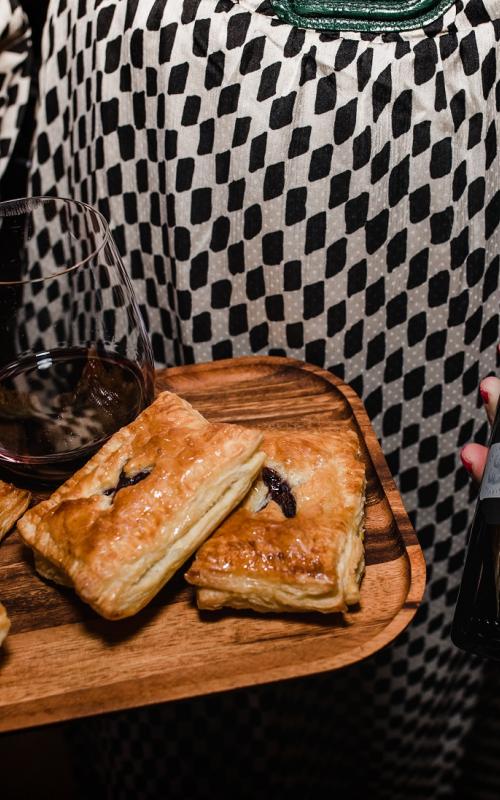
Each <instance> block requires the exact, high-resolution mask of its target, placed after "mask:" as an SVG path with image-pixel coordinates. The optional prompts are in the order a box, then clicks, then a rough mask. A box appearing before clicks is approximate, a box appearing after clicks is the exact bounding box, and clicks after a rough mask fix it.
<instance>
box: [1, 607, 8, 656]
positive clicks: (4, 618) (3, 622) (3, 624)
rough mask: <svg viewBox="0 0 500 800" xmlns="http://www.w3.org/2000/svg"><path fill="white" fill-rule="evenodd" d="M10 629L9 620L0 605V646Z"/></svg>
mask: <svg viewBox="0 0 500 800" xmlns="http://www.w3.org/2000/svg"><path fill="white" fill-rule="evenodd" d="M9 628H10V620H9V618H8V616H7V612H6V610H5V608H4V607H3V605H2V604H1V603H0V646H1V645H2V642H3V640H4V639H5V637H6V636H7V634H8V632H9Z"/></svg>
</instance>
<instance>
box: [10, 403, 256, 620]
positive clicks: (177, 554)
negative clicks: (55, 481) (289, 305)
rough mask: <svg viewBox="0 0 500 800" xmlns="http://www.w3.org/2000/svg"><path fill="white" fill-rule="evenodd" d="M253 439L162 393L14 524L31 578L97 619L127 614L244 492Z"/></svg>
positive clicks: (251, 473)
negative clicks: (57, 586)
mask: <svg viewBox="0 0 500 800" xmlns="http://www.w3.org/2000/svg"><path fill="white" fill-rule="evenodd" d="M261 440H262V435H261V433H259V432H257V431H254V430H249V429H246V428H241V427H239V426H237V425H228V424H211V423H209V422H208V421H207V420H206V419H204V417H202V416H201V414H199V413H198V412H197V411H195V410H194V409H193V408H192V407H191V406H190V405H189V403H187V402H185V401H184V400H182V399H181V398H180V397H178V396H177V395H175V394H172V393H170V392H163V393H162V394H160V395H159V396H158V398H157V399H156V400H155V402H154V403H153V404H152V405H150V406H149V407H148V408H147V409H146V410H145V411H143V412H142V414H140V415H139V416H138V417H137V419H136V420H134V422H132V423H131V424H130V425H128V426H127V427H125V428H122V429H121V430H120V431H118V432H117V433H116V434H114V436H112V437H111V439H110V440H109V441H108V442H107V443H106V444H105V445H104V446H103V447H102V449H101V450H100V451H99V452H98V453H97V454H96V455H95V456H93V458H91V459H90V461H89V462H88V463H87V464H86V465H85V466H84V467H83V468H82V469H81V470H80V471H79V472H77V473H76V474H75V475H74V476H73V477H72V478H70V479H69V480H68V481H67V482H66V483H65V484H63V486H61V487H60V488H59V489H58V490H57V491H56V492H54V494H53V495H52V496H51V497H50V498H49V499H48V500H46V501H44V502H42V503H40V504H39V505H38V506H36V507H35V508H33V509H31V510H30V511H28V513H27V514H25V515H24V517H23V518H22V519H21V520H19V522H18V530H19V533H20V535H21V537H22V538H23V539H24V541H25V542H26V543H27V544H28V545H30V546H31V547H32V548H33V550H34V551H35V557H36V564H37V568H38V569H39V570H40V572H42V574H44V575H46V576H47V577H50V578H52V579H53V580H58V581H60V582H61V583H70V584H72V585H73V587H74V589H75V590H76V592H77V593H78V594H79V595H80V597H81V598H82V599H83V600H84V601H86V602H87V603H89V604H90V605H91V606H92V607H93V608H94V609H95V610H96V611H97V612H98V613H99V614H101V615H102V616H104V617H107V618H109V619H118V618H120V617H127V616H130V615H132V614H135V613H136V612H137V611H139V610H140V609H141V608H143V607H144V606H145V605H146V604H147V603H148V602H149V600H151V598H152V597H153V596H154V595H155V594H156V593H157V592H158V591H159V590H160V589H161V587H162V586H163V585H164V584H165V583H166V582H167V581H168V580H169V578H170V577H171V576H172V575H173V573H174V572H175V571H176V570H177V569H178V568H179V567H180V566H181V565H182V564H183V563H184V562H185V561H186V560H187V559H188V558H189V557H190V556H191V555H192V553H193V552H194V551H195V550H196V549H197V548H198V547H199V546H200V544H201V543H202V542H203V541H204V540H205V539H206V538H207V536H209V535H210V533H211V532H212V531H213V530H214V529H215V528H216V527H217V525H218V524H219V523H220V522H221V521H222V520H223V519H224V517H226V516H227V514H229V512H230V511H231V510H232V509H233V508H234V507H235V506H236V505H237V504H238V502H239V501H240V500H241V499H242V498H243V497H244V496H245V494H246V493H247V492H248V490H249V488H250V486H251V484H252V481H253V479H254V478H255V476H256V474H257V473H258V471H259V469H260V467H261V465H262V463H263V460H264V454H263V453H262V452H260V450H259V447H260V443H261Z"/></svg>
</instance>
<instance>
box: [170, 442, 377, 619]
mask: <svg viewBox="0 0 500 800" xmlns="http://www.w3.org/2000/svg"><path fill="white" fill-rule="evenodd" d="M262 446H263V449H264V450H265V452H266V454H267V457H266V462H265V467H264V468H263V470H262V473H261V475H260V477H259V478H258V479H257V480H256V481H255V483H254V485H253V487H252V489H251V490H250V492H249V494H248V496H247V497H246V498H245V499H244V501H243V503H242V504H241V505H240V506H239V507H238V508H237V509H236V511H234V512H233V513H232V514H231V515H230V516H229V517H228V518H227V519H226V520H225V521H224V522H223V524H222V525H221V526H220V527H219V528H218V530H217V531H216V532H215V534H214V535H213V536H212V537H211V538H210V539H209V540H208V541H207V542H205V544H204V545H203V546H202V547H201V548H200V550H199V551H198V553H197V555H196V558H195V560H194V562H193V564H192V566H191V568H190V569H189V571H188V572H187V574H186V579H187V580H188V581H189V582H190V583H192V584H194V585H195V586H196V587H197V602H198V606H199V608H204V609H217V608H221V607H222V606H232V607H234V608H253V609H256V610H257V611H321V612H324V613H327V612H332V611H344V610H346V608H347V606H349V605H352V604H355V603H357V602H358V601H359V584H360V581H361V577H362V574H363V569H364V548H363V512H364V493H365V467H364V464H363V462H362V460H361V457H360V454H359V442H358V439H357V436H356V435H355V434H354V433H353V432H351V431H342V432H338V431H337V432H332V431H321V432H309V431H301V432H297V431H293V432H290V431H268V432H266V433H265V435H264V442H263V445H262Z"/></svg>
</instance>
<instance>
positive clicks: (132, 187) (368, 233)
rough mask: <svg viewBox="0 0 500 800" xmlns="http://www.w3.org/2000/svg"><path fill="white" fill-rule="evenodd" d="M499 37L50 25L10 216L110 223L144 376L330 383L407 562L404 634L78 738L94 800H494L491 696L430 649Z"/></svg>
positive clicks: (483, 17)
mask: <svg viewBox="0 0 500 800" xmlns="http://www.w3.org/2000/svg"><path fill="white" fill-rule="evenodd" d="M499 38H500V3H499V2H498V0H467V2H456V3H455V4H454V5H453V6H452V7H451V8H450V9H449V11H447V12H446V14H445V15H444V17H443V18H441V19H440V20H438V21H437V22H435V23H433V24H432V25H430V26H428V27H427V28H425V29H424V30H416V31H412V32H407V33H404V34H395V33H392V34H383V35H382V34H379V35H374V34H354V33H342V34H332V33H318V32H315V31H311V30H308V31H304V30H299V29H296V28H293V27H290V26H289V25H287V24H284V23H282V22H280V21H279V20H278V19H277V18H276V16H275V15H274V13H273V9H272V5H271V3H270V2H260V3H259V2H258V0H239V1H238V0H155V1H154V0H113V2H110V0H87V2H82V1H81V0H80V2H77V1H76V0H73V2H71V0H52V2H51V3H50V7H49V14H48V21H47V24H46V27H45V31H44V38H43V59H42V61H43V63H42V68H41V72H40V76H39V80H40V87H39V88H40V102H39V108H38V113H37V132H36V137H35V140H34V148H33V167H32V174H31V193H32V194H58V195H62V196H72V197H75V198H78V199H82V200H85V201H88V202H90V203H92V204H95V205H96V206H97V207H98V208H99V209H100V210H101V211H102V212H103V213H104V215H105V216H106V218H108V219H109V220H110V222H111V227H112V231H113V234H114V237H115V240H116V242H117V244H118V247H119V249H120V251H121V253H122V255H123V257H124V261H125V264H126V266H127V268H128V270H129V274H130V275H131V277H132V280H133V283H134V287H135V290H136V292H137V295H138V298H139V300H140V304H141V310H142V312H143V314H144V317H145V319H146V321H147V325H148V329H149V331H150V335H151V339H152V343H153V348H154V353H155V358H156V361H157V363H158V364H160V365H164V364H174V363H176V364H178V363H190V362H194V361H207V360H210V359H220V358H226V357H230V356H237V355H245V354H251V353H259V354H287V355H290V356H293V357H295V358H300V359H304V360H306V361H310V362H312V363H314V364H318V365H321V366H325V367H326V368H327V369H330V370H332V371H333V372H334V373H335V374H337V375H339V376H341V377H342V378H343V379H344V380H346V381H347V382H348V383H350V385H351V386H353V387H354V389H355V390H356V391H357V392H358V393H359V394H360V395H361V396H362V398H363V400H364V402H365V404H366V408H367V410H368V413H369V415H370V417H371V419H372V421H373V425H374V428H375V430H376V432H377V434H378V436H379V437H380V440H381V443H382V446H383V450H384V452H385V454H386V456H387V460H388V462H389V466H390V468H391V470H392V472H393V474H394V475H395V477H396V479H397V481H398V483H399V487H400V489H401V492H402V494H403V498H404V501H405V504H406V507H407V509H408V511H409V513H410V516H411V519H412V521H413V523H414V525H415V527H416V529H417V531H418V534H419V537H420V541H421V544H422V547H423V548H424V549H425V555H426V560H427V564H428V586H427V591H426V596H425V601H424V603H423V604H422V606H421V608H420V610H419V612H418V614H417V616H416V619H415V620H414V622H413V623H412V625H411V626H410V627H409V628H408V629H407V630H406V631H405V632H404V633H403V635H401V636H400V637H399V638H398V640H397V641H396V642H395V643H394V645H393V646H391V647H388V648H386V649H384V650H383V651H381V652H379V653H378V654H377V655H376V656H375V657H373V658H370V659H368V660H366V661H364V662H362V663H360V664H358V665H356V666H354V667H351V668H348V669H346V670H342V671H339V672H334V673H329V674H324V675H320V676H317V677H312V678H307V679H301V680H294V681H289V682H283V683H277V684H273V685H270V686H265V687H261V688H257V689H252V690H249V691H246V690H245V691H238V692H233V693H226V694H222V695H219V696H213V697H208V698H202V699H197V700H190V701H180V702H175V703H171V704H169V705H166V706H163V707H157V708H153V709H146V710H139V711H135V712H129V713H126V714H116V715H111V716H109V717H106V718H97V719H96V720H93V721H90V722H89V723H87V727H88V729H89V731H90V732H91V734H92V742H93V745H94V747H95V759H94V763H95V765H96V773H97V772H100V774H101V777H102V778H103V781H104V783H105V784H106V786H107V788H106V789H105V790H104V791H105V794H104V796H106V797H112V798H129V797H130V798H159V797H169V798H181V797H182V798H189V800H193V799H194V798H199V797H200V798H201V797H213V796H215V795H217V796H219V795H221V794H222V796H229V797H235V798H236V797H237V798H256V797H263V798H271V797H272V798H273V800H274V798H281V797H285V796H288V794H289V793H290V792H292V791H295V792H300V795H301V796H302V797H304V798H316V797H318V795H320V796H328V797H330V798H332V800H333V798H336V797H340V796H343V797H347V798H358V797H360V798H361V797H363V798H365V797H367V796H369V797H370V798H373V800H399V798H408V797H413V798H418V799H420V798H421V799H422V800H424V798H425V800H427V798H432V800H434V798H445V797H455V798H474V800H476V798H477V800H479V799H480V798H498V797H499V796H500V779H499V768H498V763H499V756H500V746H499V744H498V742H499V737H498V728H496V729H495V727H494V725H495V717H496V720H498V711H499V710H500V709H499V701H498V693H499V692H498V689H499V686H498V679H497V673H496V671H495V670H494V668H493V667H491V665H490V666H488V665H485V664H484V662H480V661H479V659H476V658H474V657H471V656H468V655H466V654H464V653H462V652H460V651H458V650H457V649H455V648H454V647H453V646H452V644H451V642H450V637H449V631H450V621H451V617H452V613H453V608H454V603H455V600H456V597H457V589H458V585H459V580H460V576H461V568H462V564H463V556H464V544H465V536H466V531H467V527H468V524H469V522H470V519H471V512H472V510H473V505H474V490H473V488H472V487H471V486H470V483H469V480H468V477H467V475H466V473H465V470H464V469H463V468H462V467H461V466H460V462H459V458H458V451H459V448H460V447H461V446H462V445H463V444H465V443H466V442H468V441H471V440H477V441H485V438H486V435H487V426H486V422H485V416H484V413H483V410H482V408H481V407H480V402H479V398H478V383H479V380H480V379H481V378H482V377H484V376H486V375H487V374H491V373H492V372H494V371H495V370H496V369H497V367H498V365H499V364H498V360H497V354H496V346H497V343H498V340H499V335H498V334H499V287H498V282H499V266H500V264H499V219H500V185H499V183H500V182H499V156H498V147H497V136H498V130H497V120H498V111H499V106H500V81H499V77H500V64H499V46H498V39H499ZM48 308H49V310H50V303H49V305H48ZM495 698H496V699H495ZM140 700H141V698H140V697H138V698H137V702H138V705H139V704H140ZM495 704H496V712H495ZM485 710H486V711H485ZM488 712H489V713H488ZM495 730H496V733H495ZM90 761H91V762H92V759H91V760H90ZM86 763H87V773H88V764H89V760H88V759H87V762H86ZM93 778H94V779H97V775H93ZM95 786H96V784H94V787H93V792H94V794H93V795H92V796H95V792H96V788H95Z"/></svg>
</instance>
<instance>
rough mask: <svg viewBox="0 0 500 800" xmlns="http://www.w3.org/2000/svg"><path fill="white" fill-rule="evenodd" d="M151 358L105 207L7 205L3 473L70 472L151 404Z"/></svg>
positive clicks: (32, 476)
mask: <svg viewBox="0 0 500 800" xmlns="http://www.w3.org/2000/svg"><path fill="white" fill-rule="evenodd" d="M153 393H154V381H153V354H152V350H151V344H150V342H149V339H148V335H147V333H146V328H145V325H144V320H143V318H142V315H141V312H140V309H139V306H138V304H137V300H136V298H135V294H134V290H133V286H132V283H131V281H130V278H129V276H128V274H127V272H126V270H125V268H124V265H123V262H122V260H121V257H120V254H119V253H118V251H117V249H116V246H115V244H114V242H113V239H112V236H111V231H110V229H109V226H108V224H107V222H106V220H105V219H104V217H103V216H102V215H101V214H100V213H99V211H98V210H97V209H94V208H92V207H91V206H88V205H86V204H85V203H80V202H78V201H75V200H67V199H64V198H57V197H31V198H22V199H19V200H9V201H6V202H3V203H1V202H0V477H3V478H6V479H8V480H11V481H12V482H14V483H24V484H28V485H30V486H32V487H33V488H34V489H36V488H37V486H38V485H39V484H40V483H43V484H48V485H50V484H54V483H60V482H61V481H64V480H66V479H67V478H68V477H70V476H71V475H72V474H73V473H74V472H75V470H77V469H78V468H79V467H81V466H82V465H83V464H84V463H85V462H86V461H87V459H88V458H89V457H90V456H91V455H92V454H93V453H95V452H96V451H97V450H98V449H99V448H100V447H101V446H102V445H103V444H104V442H106V440H107V439H109V437H110V436H112V435H113V434H114V433H115V432H116V431H117V430H118V429H119V428H121V427H123V426H124V425H128V424H129V423H130V422H131V421H132V420H133V419H134V418H135V417H136V416H137V415H138V414H139V413H140V412H141V411H142V410H143V409H144V408H145V407H146V406H147V405H148V404H149V403H150V402H151V401H152V399H153Z"/></svg>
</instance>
